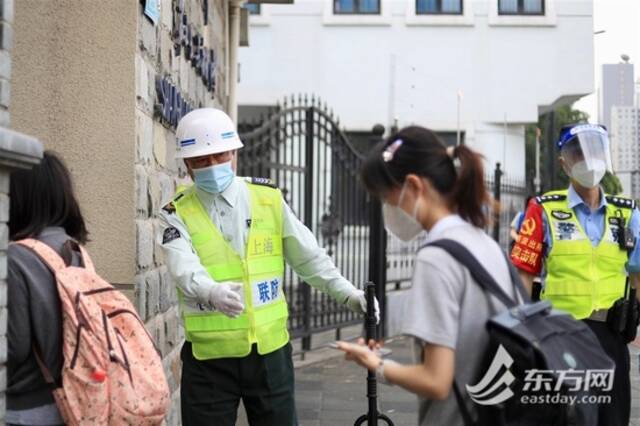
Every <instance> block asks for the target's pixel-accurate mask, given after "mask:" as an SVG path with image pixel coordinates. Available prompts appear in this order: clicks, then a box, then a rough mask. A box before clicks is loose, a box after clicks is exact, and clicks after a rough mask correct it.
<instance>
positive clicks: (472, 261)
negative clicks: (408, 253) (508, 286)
mask: <svg viewBox="0 0 640 426" xmlns="http://www.w3.org/2000/svg"><path fill="white" fill-rule="evenodd" d="M429 246H433V247H439V248H441V249H443V250H444V251H446V252H447V253H449V254H450V255H451V257H453V258H454V259H455V260H457V261H458V262H459V263H461V264H462V265H463V266H465V267H466V268H467V269H468V270H469V272H470V273H471V276H472V277H473V279H474V281H475V282H477V283H478V285H479V286H480V287H482V289H483V290H485V291H487V292H489V293H490V294H491V295H493V296H494V297H495V298H496V299H498V300H499V301H501V302H502V303H503V304H504V305H505V306H506V307H507V308H512V307H514V306H516V305H518V303H517V301H515V300H513V299H512V298H511V297H510V296H508V295H507V293H505V291H504V290H503V289H502V287H500V286H499V285H498V283H497V282H496V281H495V280H494V279H493V277H492V276H491V274H489V273H488V272H487V270H486V269H485V268H484V267H483V266H482V265H481V264H480V262H478V260H477V259H476V258H475V257H474V256H473V255H472V254H471V253H470V252H469V250H467V249H466V248H465V247H464V246H463V245H462V244H460V243H458V242H456V241H453V240H449V239H441V240H436V241H432V242H430V243H427V244H425V245H424V246H422V247H420V248H421V249H422V248H424V247H429ZM512 279H513V276H512ZM518 282H519V280H518Z"/></svg>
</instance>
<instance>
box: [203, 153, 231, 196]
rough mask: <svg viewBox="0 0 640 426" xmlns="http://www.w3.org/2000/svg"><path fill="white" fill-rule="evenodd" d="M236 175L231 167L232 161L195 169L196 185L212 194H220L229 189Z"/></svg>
mask: <svg viewBox="0 0 640 426" xmlns="http://www.w3.org/2000/svg"><path fill="white" fill-rule="evenodd" d="M234 176H235V173H233V169H232V168H231V161H228V162H226V163H222V164H216V165H215V166H209V167H203V168H201V169H193V180H194V181H195V183H196V186H197V187H198V188H200V189H202V190H203V191H207V192H210V193H212V194H219V193H221V192H222V191H224V190H225V189H227V187H228V186H229V185H230V184H231V182H232V181H233V177H234Z"/></svg>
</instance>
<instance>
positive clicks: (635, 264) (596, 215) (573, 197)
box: [542, 185, 640, 276]
mask: <svg viewBox="0 0 640 426" xmlns="http://www.w3.org/2000/svg"><path fill="white" fill-rule="evenodd" d="M567 201H568V204H569V207H570V208H571V209H572V210H573V211H574V212H575V214H576V218H577V219H578V222H579V223H580V225H581V226H582V229H584V232H585V233H586V234H587V237H588V238H589V240H591V244H592V245H593V246H594V247H596V246H597V245H598V244H599V243H600V240H601V239H602V235H603V234H604V226H605V223H604V222H605V220H604V218H605V213H606V206H607V199H606V197H605V195H604V192H603V191H602V188H600V205H599V206H598V208H596V209H595V210H593V211H592V210H591V208H590V207H589V206H588V205H586V204H585V202H584V201H583V200H582V197H580V195H579V194H578V193H577V192H576V190H575V189H574V188H573V185H569V191H568V193H567ZM542 226H543V229H544V244H545V247H546V250H545V253H544V256H545V258H546V257H547V256H548V255H549V253H550V252H551V246H552V245H553V242H552V239H551V231H550V230H549V224H548V222H547V215H546V214H543V215H542ZM627 226H628V227H629V228H630V229H631V231H632V232H633V235H635V237H636V241H640V212H639V211H638V209H637V208H636V209H634V210H633V213H632V214H631V220H630V221H629V223H628V224H627ZM627 271H628V272H629V273H636V272H640V244H636V246H635V248H634V249H633V251H632V252H631V253H630V255H629V261H628V262H627ZM542 275H543V276H545V275H546V271H543V272H542Z"/></svg>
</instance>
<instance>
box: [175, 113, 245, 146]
mask: <svg viewBox="0 0 640 426" xmlns="http://www.w3.org/2000/svg"><path fill="white" fill-rule="evenodd" d="M176 143H177V148H178V152H177V154H176V158H191V157H200V156H201V155H209V154H218V153H220V152H226V151H232V150H234V149H238V148H242V147H243V146H244V145H243V144H242V141H240V137H239V136H238V132H237V131H236V126H235V125H234V124H233V121H231V118H230V117H229V116H228V115H227V114H226V113H225V112H224V111H221V110H219V109H216V108H199V109H194V110H193V111H191V112H190V113H188V114H187V115H185V116H184V117H182V118H181V119H180V121H179V122H178V128H177V129H176Z"/></svg>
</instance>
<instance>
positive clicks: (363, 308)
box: [345, 290, 380, 324]
mask: <svg viewBox="0 0 640 426" xmlns="http://www.w3.org/2000/svg"><path fill="white" fill-rule="evenodd" d="M373 301H374V302H375V303H374V308H373V309H374V312H375V314H376V324H380V304H379V303H378V299H377V298H375V297H374V298H373ZM345 303H346V305H347V306H348V307H349V309H351V310H352V311H353V312H357V313H359V314H366V313H367V298H366V297H365V295H364V291H362V290H355V291H354V292H353V293H351V295H350V296H349V297H347V301H346V302H345Z"/></svg>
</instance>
